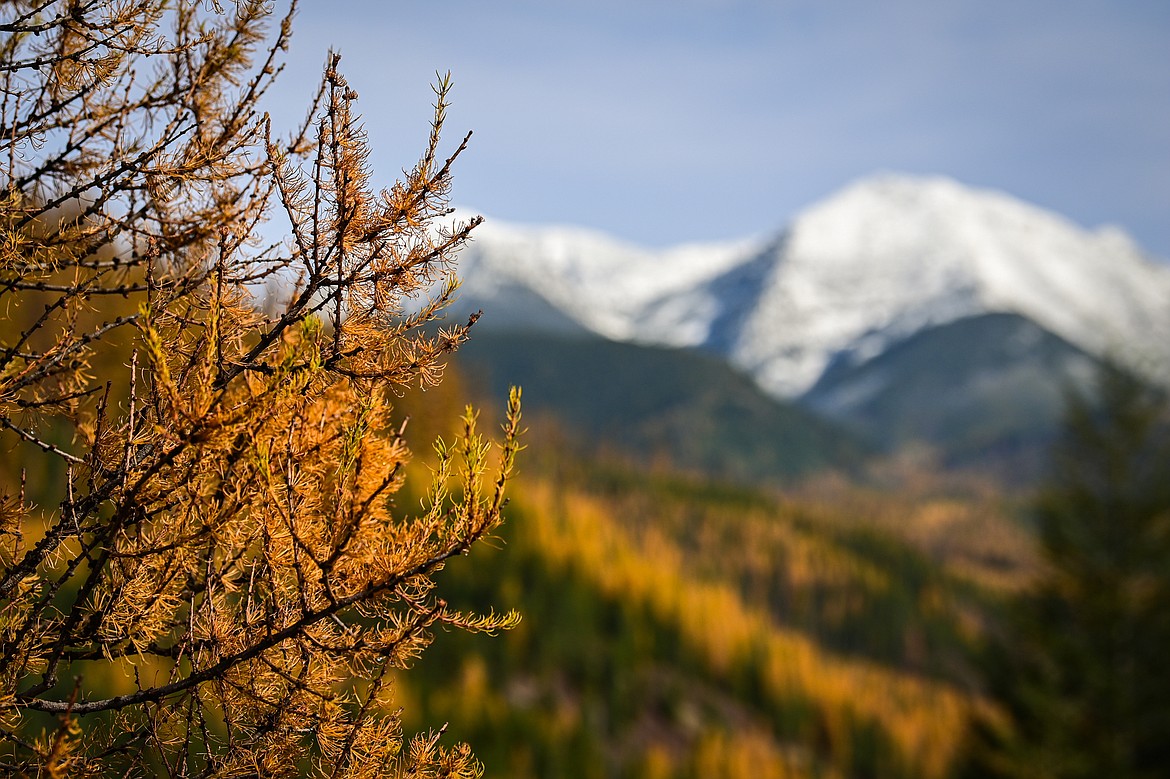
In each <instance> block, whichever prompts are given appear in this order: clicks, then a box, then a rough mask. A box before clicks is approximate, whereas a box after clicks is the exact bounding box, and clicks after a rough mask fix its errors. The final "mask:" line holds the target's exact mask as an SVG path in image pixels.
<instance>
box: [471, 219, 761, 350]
mask: <svg viewBox="0 0 1170 779" xmlns="http://www.w3.org/2000/svg"><path fill="white" fill-rule="evenodd" d="M474 236H475V237H474V239H473V241H472V244H471V245H470V246H469V247H468V248H467V250H466V251H465V252H464V254H463V255H462V256H461V258H460V275H461V276H462V277H463V286H462V290H461V296H462V297H463V298H465V299H470V300H472V301H475V302H476V303H477V305H481V306H482V307H484V308H485V309H486V311H487V315H488V319H487V320H485V324H488V325H489V326H490V322H491V319H490V317H491V315H492V308H493V304H492V302H491V301H493V300H494V301H497V302H498V303H499V304H500V305H501V307H505V306H507V305H509V302H510V301H508V300H503V301H501V300H500V297H501V293H506V292H508V291H511V292H512V293H515V291H516V290H520V289H524V290H527V291H528V292H529V293H534V294H535V295H536V296H537V297H538V298H539V299H540V300H542V301H543V302H545V303H547V304H549V305H551V306H552V307H553V308H556V309H558V310H559V311H560V312H561V313H563V314H565V315H566V316H567V317H569V318H570V319H571V320H573V321H575V322H576V323H578V324H580V325H581V326H583V327H584V328H585V329H587V330H591V331H593V332H595V333H598V334H600V335H603V336H605V337H606V338H610V339H612V340H616V341H646V342H651V343H656V344H662V345H667V346H696V345H698V344H700V343H701V342H702V340H703V338H704V337H705V336H706V332H707V328H706V325H705V321H706V320H707V319H709V318H710V317H711V316H713V311H712V310H711V309H712V306H713V303H712V302H711V301H704V300H701V299H698V298H693V290H695V289H696V288H701V287H702V286H703V285H704V284H705V283H706V282H708V281H710V280H711V279H712V278H715V277H717V276H719V275H720V274H721V273H723V272H725V271H726V270H727V269H728V268H729V267H731V266H732V265H733V264H734V263H736V262H737V261H740V260H742V259H743V258H744V257H748V256H751V255H752V254H753V253H756V252H758V250H759V246H758V243H757V242H755V241H750V240H749V241H738V242H733V243H725V244H693V245H684V246H677V247H672V248H669V249H663V250H653V249H645V248H641V247H637V246H634V245H632V244H628V243H623V242H621V241H618V240H615V239H613V238H610V237H609V236H607V235H605V234H603V233H599V232H595V231H590V230H584V229H581V228H574V227H518V226H514V225H508V224H501V223H499V222H496V221H494V220H488V221H486V222H485V223H484V224H483V225H481V226H480V227H479V228H477V229H476V231H475V233H474ZM688 296H692V298H690V299H689V298H688ZM504 297H507V295H506V294H505V295H504ZM664 300H665V301H669V303H668V304H667V305H666V306H665V307H663V305H662V301H664ZM485 301H486V302H485Z"/></svg>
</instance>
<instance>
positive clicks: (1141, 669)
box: [972, 366, 1170, 779]
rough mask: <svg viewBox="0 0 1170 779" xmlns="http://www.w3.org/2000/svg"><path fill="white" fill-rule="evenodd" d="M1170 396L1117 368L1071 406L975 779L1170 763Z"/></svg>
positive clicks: (995, 678) (980, 738)
mask: <svg viewBox="0 0 1170 779" xmlns="http://www.w3.org/2000/svg"><path fill="white" fill-rule="evenodd" d="M1168 409H1170V404H1168V402H1167V397H1166V393H1165V392H1164V391H1161V390H1159V389H1156V388H1152V387H1150V386H1148V385H1146V384H1144V383H1143V382H1141V381H1139V380H1138V379H1136V378H1134V377H1133V376H1132V375H1131V374H1129V373H1127V372H1125V371H1123V370H1121V369H1119V368H1117V367H1112V366H1111V367H1106V368H1105V369H1103V371H1102V373H1101V376H1100V380H1099V383H1098V390H1097V392H1096V394H1095V396H1094V397H1092V398H1085V397H1080V396H1077V397H1073V398H1072V399H1071V400H1070V402H1069V408H1068V413H1067V422H1066V429H1065V434H1064V436H1063V439H1062V441H1061V443H1060V444H1059V446H1058V447H1057V449H1056V451H1055V453H1054V457H1053V464H1052V475H1051V479H1050V481H1049V483H1048V484H1047V486H1046V488H1045V489H1044V490H1043V491H1042V492H1041V494H1040V496H1039V498H1038V500H1037V504H1036V516H1037V520H1038V523H1039V534H1040V538H1039V540H1040V547H1041V556H1042V570H1041V573H1040V575H1039V578H1038V580H1037V582H1036V585H1035V586H1034V587H1033V588H1032V589H1031V590H1030V591H1029V592H1028V593H1027V594H1026V595H1025V596H1023V597H1021V599H1020V600H1019V601H1018V602H1017V603H1016V604H1014V606H1013V613H1012V615H1011V619H1010V621H1009V630H1008V631H1007V635H1006V637H1005V638H1004V640H1003V642H1002V645H1001V646H999V647H997V650H996V651H994V652H993V653H992V654H993V659H992V662H991V668H990V669H989V673H990V676H991V687H992V691H993V693H994V695H995V696H996V697H997V698H998V699H999V702H1000V703H1001V704H1002V706H1003V708H1004V710H1005V711H1006V713H1007V715H1008V718H1007V720H1006V721H1002V720H1001V721H998V722H992V721H990V720H989V721H985V722H983V723H981V724H980V725H979V726H978V727H977V728H976V736H975V740H976V742H977V745H976V747H975V749H974V756H973V761H972V768H973V769H974V771H973V772H974V773H975V774H977V775H981V776H986V775H1001V776H1016V777H1111V778H1112V779H1120V778H1121V777H1154V776H1165V772H1166V770H1167V769H1166V767H1167V765H1170V662H1168V661H1167V657H1170V654H1168V653H1170V431H1168Z"/></svg>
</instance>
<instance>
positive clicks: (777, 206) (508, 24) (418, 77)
mask: <svg viewBox="0 0 1170 779" xmlns="http://www.w3.org/2000/svg"><path fill="white" fill-rule="evenodd" d="M296 30H297V33H296V36H295V38H294V41H293V49H292V52H291V55H290V60H291V61H290V63H289V72H288V74H287V75H286V77H285V78H284V79H283V82H282V86H281V88H280V91H279V93H278V94H277V96H276V100H277V103H276V105H277V109H276V110H275V111H274V113H275V115H276V118H277V120H278V121H284V122H285V123H286V124H287V123H288V122H291V121H292V120H293V119H294V118H297V117H299V116H300V115H301V114H302V113H303V110H302V108H303V106H304V105H305V103H306V101H307V99H308V97H309V95H310V93H311V91H312V89H313V85H314V83H315V80H316V77H317V74H318V73H319V71H320V67H321V63H322V62H323V61H324V58H325V52H326V50H327V49H328V48H329V47H330V46H332V47H335V48H337V49H338V50H339V51H340V52H341V53H342V56H343V60H342V69H343V71H344V72H345V73H346V75H347V77H348V79H349V81H350V83H351V84H352V85H353V86H354V88H355V89H356V90H357V91H358V93H359V94H360V96H361V100H360V102H359V107H360V109H361V112H362V114H363V115H364V117H365V121H366V127H367V131H368V133H369V135H370V138H371V141H372V143H373V147H374V156H373V163H374V166H375V169H376V172H377V176H378V178H379V180H380V182H381V183H383V184H388V183H390V181H391V180H392V179H393V177H394V176H396V175H398V173H399V172H400V171H401V169H402V168H404V167H407V166H408V165H410V164H411V163H412V162H413V161H414V159H415V158H416V157H417V155H418V153H419V152H420V151H421V149H422V145H423V142H424V141H425V138H426V132H427V121H428V119H429V102H430V101H431V99H432V97H433V96H432V95H431V93H430V89H429V84H430V83H431V82H432V81H433V80H434V74H435V71H437V70H441V71H446V70H451V71H452V73H453V75H454V80H455V93H454V100H455V106H454V108H453V110H452V111H451V114H450V121H449V125H448V132H447V141H448V145H447V148H448V149H450V148H453V146H454V145H455V144H456V143H457V141H458V138H459V137H460V136H461V135H462V133H463V132H464V131H465V130H467V129H472V130H474V131H475V136H474V138H473V139H472V146H471V149H470V151H469V152H468V154H467V155H466V156H465V157H464V158H463V160H462V164H461V165H460V166H459V167H458V168H457V173H456V179H455V193H454V199H455V201H456V202H457V203H459V204H461V205H467V206H470V207H473V208H475V209H478V210H479V211H481V212H482V213H484V214H486V215H488V216H489V217H497V218H499V219H502V220H508V221H513V222H536V223H550V222H555V223H566V224H579V225H585V226H590V227H595V228H599V229H602V230H605V231H607V232H610V233H612V234H615V235H617V236H619V237H622V238H625V239H628V240H631V241H635V242H638V243H644V244H649V245H666V244H671V243H677V242H683V241H693V240H720V239H725V238H739V237H746V236H751V235H761V234H768V233H771V232H774V231H776V230H778V229H779V228H781V227H783V226H784V224H785V223H786V222H787V221H788V219H789V218H790V217H791V216H792V215H793V214H794V213H795V212H797V211H799V210H800V209H801V208H803V207H804V206H806V205H809V204H810V203H812V202H813V201H815V200H817V199H819V198H821V197H823V196H825V195H827V194H829V193H831V192H833V191H834V190H836V189H837V188H839V187H841V186H842V185H844V184H846V183H848V182H849V181H851V180H853V179H856V178H859V177H862V176H865V175H867V174H870V173H873V172H876V171H891V170H892V171H908V172H914V173H942V174H946V175H949V176H953V177H955V178H957V179H959V180H960V181H963V182H966V183H969V184H974V185H979V186H985V187H992V188H996V189H1001V190H1004V191H1007V192H1010V193H1012V194H1014V195H1016V196H1018V197H1021V198H1023V199H1026V200H1030V201H1032V202H1034V203H1037V204H1039V205H1042V206H1045V207H1048V208H1052V209H1054V210H1057V211H1059V212H1061V213H1063V214H1065V215H1067V216H1068V217H1070V218H1072V219H1073V220H1075V221H1077V222H1079V223H1081V224H1083V225H1086V226H1090V227H1092V226H1097V225H1101V224H1105V223H1112V224H1117V225H1120V226H1121V227H1123V228H1124V229H1126V230H1127V231H1129V232H1130V233H1131V234H1132V235H1133V236H1134V237H1135V238H1136V239H1137V240H1138V241H1139V243H1141V244H1142V245H1143V246H1145V247H1146V248H1147V249H1149V250H1150V251H1152V252H1153V253H1155V254H1157V255H1160V256H1162V257H1164V258H1170V2H1167V1H1166V0H1148V1H1146V0H1097V1H1089V0H1014V1H1011V2H1005V1H1002V0H920V1H918V2H909V0H893V1H883V2H874V0H849V1H846V0H840V1H838V0H774V1H772V2H767V1H766V0H674V1H673V2H667V1H665V0H644V1H643V2H639V1H638V0H612V1H611V0H565V1H564V2H558V1H557V0H543V2H541V1H538V0H532V1H531V2H522V1H520V0H475V1H472V0H447V1H446V2H441V3H436V2H422V1H421V0H397V1H395V2H388V1H385V0H382V1H375V0H368V1H359V0H334V1H333V2H326V0H303V5H302V10H301V13H300V16H299V20H298V23H297V25H296Z"/></svg>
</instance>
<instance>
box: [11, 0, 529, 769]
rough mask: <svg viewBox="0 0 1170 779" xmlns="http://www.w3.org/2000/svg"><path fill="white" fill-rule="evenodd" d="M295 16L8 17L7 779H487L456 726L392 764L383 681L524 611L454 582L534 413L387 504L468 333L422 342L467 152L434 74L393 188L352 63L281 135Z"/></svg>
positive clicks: (426, 737) (148, 0)
mask: <svg viewBox="0 0 1170 779" xmlns="http://www.w3.org/2000/svg"><path fill="white" fill-rule="evenodd" d="M294 11H295V8H292V9H289V11H288V13H287V14H286V15H285V16H284V17H283V18H282V19H276V20H275V23H274V24H269V22H270V21H273V20H272V19H271V18H270V10H269V9H268V8H267V4H266V3H264V2H251V1H249V0H239V1H238V2H237V3H234V4H231V5H230V6H228V7H224V8H221V7H219V4H218V3H215V4H213V5H208V6H203V5H202V4H200V3H195V2H186V1H180V2H176V3H171V2H167V1H166V0H6V2H5V3H4V4H3V6H2V7H0V36H2V37H0V137H2V140H0V160H3V162H2V163H0V164H2V166H3V172H4V176H5V179H4V181H3V186H2V190H0V203H2V206H0V316H2V317H3V319H2V320H0V321H2V329H0V447H2V448H0V466H2V467H0V476H6V477H7V478H6V479H5V480H4V481H2V482H0V771H3V772H6V773H8V774H12V773H15V774H18V775H19V774H25V775H30V776H35V775H39V776H50V777H58V776H98V775H103V776H105V775H116V774H119V773H121V774H125V775H127V776H138V775H168V776H305V775H320V776H334V777H340V776H407V775H409V776H439V775H442V776H473V775H477V774H478V773H479V770H480V769H479V766H478V764H477V763H476V761H475V760H474V758H473V756H472V755H471V753H470V750H469V748H468V747H466V746H465V745H457V746H446V745H444V744H441V743H440V733H441V731H435V732H431V733H426V734H422V735H419V736H416V737H414V738H412V739H410V740H409V741H405V742H404V738H403V735H402V731H401V726H400V721H399V718H398V716H397V714H396V712H395V709H394V708H393V705H392V703H391V701H390V697H391V690H390V687H391V684H390V679H389V677H388V674H389V673H390V672H391V671H392V670H393V669H397V668H403V667H405V666H407V665H408V664H409V662H410V661H411V660H412V659H413V658H414V657H415V656H416V655H417V654H418V653H419V652H420V651H421V650H423V648H424V647H425V646H426V644H427V643H428V641H429V636H430V633H431V631H432V630H433V628H435V627H436V626H438V625H440V624H445V625H451V626H455V627H458V628H463V629H467V630H475V631H494V630H497V629H501V628H506V627H508V626H510V625H511V624H513V623H514V622H515V621H516V619H517V617H516V615H514V614H506V615H496V614H493V613H489V614H487V615H472V614H463V613H458V612H456V611H454V610H452V609H451V608H449V607H448V606H447V605H446V604H445V603H444V601H443V600H442V599H441V598H440V597H439V596H438V594H437V593H436V591H435V589H434V588H435V580H434V575H435V574H436V573H437V572H438V571H439V570H440V569H441V568H442V567H443V564H444V561H446V560H448V559H450V558H452V557H454V556H456V555H460V554H463V553H465V552H467V551H468V549H469V547H471V546H472V545H473V544H475V543H476V542H477V541H479V540H480V539H483V538H485V537H487V536H489V535H491V534H492V532H493V530H494V529H495V528H496V527H497V526H498V524H499V522H500V521H501V509H502V508H503V505H504V502H505V498H504V492H505V485H506V482H507V480H508V475H509V473H510V471H511V469H512V466H513V462H514V458H515V455H516V453H517V450H518V448H519V445H518V442H517V436H518V432H519V431H518V426H519V399H518V394H517V393H513V397H512V401H511V402H510V403H509V407H508V411H507V415H506V421H505V422H504V425H503V428H504V429H503V433H502V436H501V439H500V443H499V444H497V445H495V448H497V449H498V450H497V451H496V453H495V454H493V445H492V444H490V443H487V442H485V440H484V439H483V437H482V436H481V435H480V434H479V433H477V431H476V426H475V421H476V418H475V415H474V414H473V413H472V412H471V411H470V410H469V411H468V413H467V415H466V416H465V418H464V419H463V422H462V434H461V435H460V436H457V437H456V438H455V440H454V441H453V442H449V443H446V444H444V443H443V442H442V441H440V442H438V443H437V444H436V449H437V455H438V456H437V463H438V464H437V465H436V466H435V467H434V469H433V480H432V481H431V482H429V483H428V485H425V486H424V488H422V489H419V490H417V491H415V494H426V495H427V498H426V499H425V500H424V501H423V502H422V503H421V504H419V505H414V506H409V505H408V506H400V505H398V504H396V502H395V497H396V493H398V491H399V489H400V487H401V486H402V485H403V482H404V479H405V477H406V466H407V462H408V457H409V452H408V451H407V447H406V446H405V444H404V441H403V429H402V427H401V426H400V425H395V424H392V423H391V402H392V400H393V397H394V393H395V392H400V391H401V389H402V388H404V387H406V386H408V385H418V384H422V385H427V384H430V383H434V382H437V381H438V380H439V379H440V378H441V373H442V366H443V362H444V360H445V358H446V356H447V355H448V353H450V352H451V351H452V350H453V349H455V348H456V347H457V346H458V345H459V344H460V343H461V342H462V341H464V339H465V338H466V337H467V334H468V328H469V327H470V326H471V324H472V322H470V321H469V322H468V323H466V324H457V325H449V326H446V327H439V326H438V325H437V324H436V320H438V319H440V318H441V314H442V311H443V309H444V307H445V306H446V304H447V303H448V302H449V301H450V300H451V297H452V294H453V293H454V291H455V288H456V284H457V282H456V279H455V276H454V275H453V265H452V262H453V260H454V257H455V254H456V252H457V250H458V249H459V248H460V246H461V245H462V244H463V243H464V242H465V241H466V240H467V239H468V236H469V234H470V232H471V230H472V228H474V226H475V225H476V223H477V222H476V220H472V221H470V222H466V223H460V222H454V223H452V221H451V219H450V217H449V209H448V207H447V195H448V192H449V187H450V180H451V166H452V162H453V161H454V160H455V158H456V157H458V155H459V154H460V152H462V151H463V149H464V148H465V146H466V143H467V139H466V138H464V140H463V142H462V143H461V144H459V145H458V146H457V147H456V148H455V149H454V153H453V154H451V155H450V156H449V157H447V158H446V159H444V158H443V157H442V156H440V154H439V136H440V130H441V128H442V125H443V121H444V113H445V110H446V107H447V105H448V93H449V88H450V82H449V79H446V78H441V79H440V80H439V81H438V83H437V84H436V86H435V92H436V96H437V100H436V102H435V114H434V120H433V124H432V127H431V132H430V136H429V140H428V141H427V143H426V146H425V149H424V151H423V154H422V156H421V159H420V160H419V161H418V163H417V164H416V165H414V167H413V168H412V169H411V170H410V171H409V172H408V173H406V174H404V177H403V178H402V179H401V180H400V181H398V182H397V183H395V184H394V185H393V186H392V187H391V188H389V189H387V190H384V191H375V190H374V188H373V187H372V185H371V183H370V172H369V170H368V168H367V163H366V156H367V146H366V140H365V138H364V136H363V133H362V129H361V127H360V124H359V122H358V120H357V118H356V115H355V113H354V101H355V99H356V95H355V94H354V92H353V90H352V89H351V88H350V87H349V86H348V85H347V83H346V81H345V79H344V78H343V77H342V75H341V73H340V72H339V70H338V62H339V60H338V58H337V57H336V56H332V55H331V56H330V58H329V60H328V61H327V63H326V67H325V71H324V77H323V79H322V82H321V86H320V89H319V91H318V92H317V94H316V97H315V99H314V100H313V102H312V105H311V107H310V109H309V111H308V115H307V118H306V119H305V121H304V123H303V124H302V125H301V126H300V127H299V128H294V130H293V131H292V132H291V133H289V134H287V136H284V135H280V134H279V133H276V132H274V131H273V130H272V129H271V128H270V126H269V121H268V119H267V117H266V116H265V115H264V114H263V113H262V112H261V111H260V109H259V104H260V101H261V99H262V97H263V95H264V94H265V91H266V90H267V89H268V88H269V87H270V85H271V84H272V82H273V80H274V79H275V78H276V77H277V76H278V75H279V72H280V59H281V57H282V56H283V53H284V52H285V51H286V49H287V46H288V43H289V39H290V34H291V26H292V19H293V12H294ZM265 224H267V225H269V226H268V227H265V228H263V229H262V226H263V225H265ZM273 225H276V226H280V225H284V227H285V229H286V237H285V238H284V239H282V240H278V241H276V242H273V243H265V242H264V239H263V238H262V236H264V235H271V234H272V233H273V227H272V226H273ZM265 288H268V289H269V290H281V293H280V294H279V296H276V295H275V294H270V295H269V296H268V297H267V299H262V297H263V296H262V295H260V294H259V293H258V290H262V289H265ZM472 321H473V320H472ZM414 472H415V471H412V474H413V473H414ZM424 478H425V474H424ZM412 502H413V501H412Z"/></svg>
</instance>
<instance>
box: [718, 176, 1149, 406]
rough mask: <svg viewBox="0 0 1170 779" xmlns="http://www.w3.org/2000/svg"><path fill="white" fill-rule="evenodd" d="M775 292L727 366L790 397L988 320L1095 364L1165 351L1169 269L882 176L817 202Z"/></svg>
mask: <svg viewBox="0 0 1170 779" xmlns="http://www.w3.org/2000/svg"><path fill="white" fill-rule="evenodd" d="M767 284H768V288H767V289H766V290H765V291H764V292H763V294H762V295H761V296H760V301H759V305H758V306H757V308H756V311H755V312H754V314H753V316H752V317H751V319H750V320H749V321H748V322H746V324H745V327H744V331H743V333H742V334H741V337H740V339H739V342H738V343H737V345H736V347H735V348H734V350H733V356H734V359H735V360H736V362H737V363H738V364H739V365H740V366H741V367H743V368H745V369H747V370H748V371H750V372H752V373H753V374H755V375H757V377H758V378H759V380H760V381H761V383H762V384H763V386H764V387H765V388H766V389H768V390H769V391H771V392H773V393H775V394H778V395H786V396H787V395H797V394H800V393H802V392H804V391H805V390H807V389H808V388H809V387H811V386H812V384H813V383H814V382H815V381H816V380H817V378H818V377H819V376H820V375H821V373H822V372H823V371H824V369H825V367H826V366H827V365H828V364H829V362H830V360H832V359H834V358H840V357H841V356H842V355H845V356H847V357H849V358H850V359H853V360H854V361H858V362H860V361H863V360H865V359H867V358H868V357H871V356H873V355H875V354H877V353H879V352H881V351H882V350H883V349H885V348H886V347H887V346H889V345H890V344H891V343H893V342H895V341H898V340H900V339H902V338H905V337H907V336H909V335H911V334H913V333H915V332H917V331H918V330H920V329H922V328H924V327H929V326H934V325H939V324H944V323H947V322H951V321H954V320H956V319H959V318H962V317H965V316H971V315H977V314H982V313H989V312H1006V313H1015V314H1019V315H1022V316H1025V317H1027V318H1029V319H1031V320H1033V321H1035V322H1036V323H1037V324H1039V325H1040V326H1042V327H1044V328H1045V329H1048V330H1050V331H1052V332H1054V333H1056V334H1057V335H1060V336H1061V337H1063V338H1065V339H1067V340H1069V341H1071V342H1073V343H1076V344H1079V345H1081V346H1082V348H1085V349H1087V350H1089V351H1091V352H1094V353H1098V354H1101V353H1106V352H1112V353H1120V352H1122V351H1124V350H1127V349H1131V348H1137V349H1139V350H1143V351H1148V350H1149V349H1152V348H1159V349H1161V348H1162V347H1160V346H1159V345H1158V344H1157V342H1156V341H1155V339H1152V338H1149V335H1150V334H1151V333H1159V332H1160V333H1167V332H1170V314H1168V312H1167V311H1166V309H1167V306H1166V302H1167V301H1168V300H1170V273H1168V272H1167V269H1166V268H1164V267H1161V266H1155V265H1154V264H1153V263H1151V262H1149V261H1148V260H1147V259H1146V258H1145V257H1144V255H1142V253H1141V252H1140V250H1138V249H1137V247H1136V246H1135V245H1134V244H1133V242H1132V241H1129V240H1128V238H1126V237H1124V236H1123V235H1120V236H1119V235H1118V233H1117V231H1116V230H1111V231H1089V230H1085V229H1084V228H1081V227H1079V226H1077V225H1075V224H1073V223H1072V222H1070V221H1068V220H1067V219H1064V218H1063V217H1061V216H1058V215H1056V214H1053V213H1051V212H1048V211H1045V210H1043V209H1040V208H1038V207H1036V206H1033V205H1030V204H1028V203H1024V202H1023V201H1020V200H1018V199H1016V198H1013V197H1010V196H1008V195H1005V194H1003V193H999V192H994V191H989V190H981V189H975V188H970V187H966V186H963V185H962V184H959V183H958V182H955V181H953V180H951V179H947V178H943V177H934V176H932V177H918V176H906V175H900V174H881V175H878V176H873V177H870V178H866V179H862V180H860V181H858V182H855V183H853V184H851V185H849V186H847V187H845V188H844V189H843V190H841V191H840V192H838V193H837V194H836V195H833V196H831V197H830V198H828V199H826V200H824V201H821V202H820V203H816V204H814V205H813V206H811V207H810V208H808V209H806V210H805V211H803V212H802V213H800V214H799V215H798V216H797V217H796V219H795V220H794V221H793V224H792V227H791V229H790V238H789V240H788V241H787V242H786V243H785V245H784V246H783V248H782V250H781V251H780V252H779V253H778V255H777V257H776V267H775V270H774V272H773V274H772V276H771V277H770V278H769V279H768V282H767Z"/></svg>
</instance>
